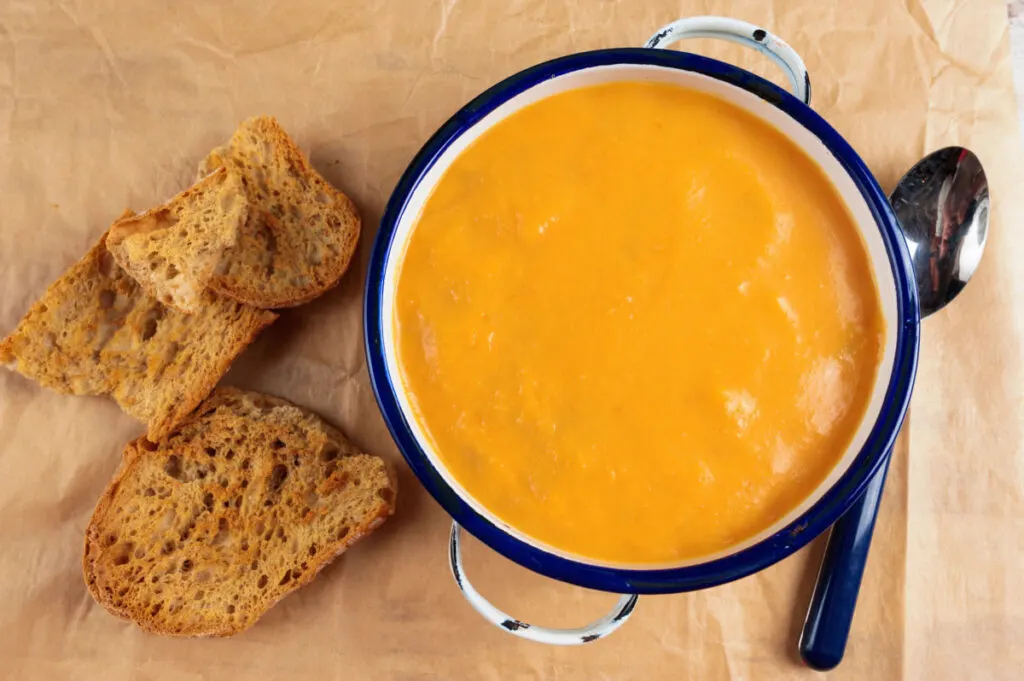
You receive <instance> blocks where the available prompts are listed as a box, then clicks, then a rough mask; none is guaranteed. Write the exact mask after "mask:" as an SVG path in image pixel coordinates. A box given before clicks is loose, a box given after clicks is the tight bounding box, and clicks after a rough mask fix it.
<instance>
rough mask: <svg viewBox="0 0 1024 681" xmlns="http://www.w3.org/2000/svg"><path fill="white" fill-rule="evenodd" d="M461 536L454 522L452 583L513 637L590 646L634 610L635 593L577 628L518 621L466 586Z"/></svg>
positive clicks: (451, 544) (541, 641)
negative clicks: (601, 615)
mask: <svg viewBox="0 0 1024 681" xmlns="http://www.w3.org/2000/svg"><path fill="white" fill-rule="evenodd" d="M461 536H462V528H461V527H459V524H458V523H454V522H453V523H452V534H451V541H450V542H449V545H448V562H449V564H450V565H451V568H452V576H453V577H455V583H456V584H457V585H458V587H459V591H461V592H462V595H463V597H465V599H466V600H467V601H469V604H470V605H472V606H473V609H474V610H476V611H477V612H478V613H480V614H481V615H483V617H484V619H485V620H487V621H488V622H490V623H491V624H493V625H494V626H496V627H500V628H501V629H502V630H503V631H505V632H507V633H510V634H512V635H514V636H518V637H520V638H525V639H528V640H530V641H536V642H537V643H550V644H553V645H560V646H573V645H579V644H581V643H590V642H591V641H596V640H597V639H599V638H604V637H605V636H607V635H608V634H610V633H612V632H613V631H615V630H616V629H618V628H619V627H621V626H622V624H623V623H624V622H625V621H626V619H627V618H629V616H630V614H631V613H632V612H633V608H635V607H636V601H637V596H636V594H630V595H625V596H623V597H622V598H620V599H619V602H618V603H616V604H615V609H614V610H612V611H611V612H610V613H608V614H607V615H605V616H604V617H602V618H601V619H599V620H597V621H596V622H591V623H590V624H588V625H587V626H585V627H582V628H580V629H550V628H548V627H538V626H536V625H533V624H527V623H526V622H523V621H521V620H517V619H516V618H514V617H512V616H510V615H507V614H505V613H504V612H502V611H501V610H498V609H497V608H496V607H494V606H493V605H491V603H490V602H489V601H488V600H487V599H485V598H484V597H483V596H481V595H480V593H479V592H478V591H477V590H476V589H474V588H473V585H472V584H470V583H469V579H467V577H466V573H465V571H464V570H463V569H462V545H461V542H460V540H461Z"/></svg>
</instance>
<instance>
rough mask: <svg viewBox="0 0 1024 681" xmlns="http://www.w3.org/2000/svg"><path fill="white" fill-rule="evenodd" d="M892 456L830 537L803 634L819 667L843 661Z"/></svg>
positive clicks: (804, 649) (807, 652) (805, 653)
mask: <svg viewBox="0 0 1024 681" xmlns="http://www.w3.org/2000/svg"><path fill="white" fill-rule="evenodd" d="M890 458H891V452H890V453H889V454H886V455H885V460H884V461H883V462H882V467H881V468H879V470H878V472H877V473H876V474H875V477H874V478H872V479H871V481H870V482H869V483H868V486H867V488H866V489H865V490H864V494H863V495H861V497H860V499H858V500H857V501H856V502H854V504H853V506H851V507H850V510H849V511H847V512H846V513H845V514H843V516H842V517H841V518H839V520H837V521H836V523H835V525H833V526H832V532H831V533H830V534H829V536H828V546H826V547H825V558H824V560H822V562H821V572H819V573H818V582H817V584H815V586H814V595H813V596H812V597H811V605H810V607H809V608H808V610H807V621H806V622H804V630H803V633H802V634H801V635H800V657H802V658H803V660H804V662H805V663H807V665H808V666H809V667H811V668H813V669H818V670H821V671H825V670H828V669H832V668H833V667H835V666H836V665H837V664H839V662H840V660H842V659H843V652H844V651H845V650H846V639H847V638H848V637H849V635H850V623H851V622H852V621H853V610H854V608H855V607H856V606H857V592H858V591H860V580H861V577H863V576H864V565H865V564H866V563H867V560H868V550H869V549H870V548H871V534H872V533H873V532H874V530H875V519H876V518H877V517H878V505H879V503H880V502H881V500H882V488H883V487H884V486H885V475H886V473H887V472H888V471H889V459H890Z"/></svg>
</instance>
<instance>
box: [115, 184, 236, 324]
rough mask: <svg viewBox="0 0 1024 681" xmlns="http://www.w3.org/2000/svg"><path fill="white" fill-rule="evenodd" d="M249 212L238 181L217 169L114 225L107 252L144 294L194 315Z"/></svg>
mask: <svg viewBox="0 0 1024 681" xmlns="http://www.w3.org/2000/svg"><path fill="white" fill-rule="evenodd" d="M248 213H249V206H248V204H247V203H246V198H245V192H244V190H243V189H242V183H241V181H240V180H239V178H238V176H237V175H235V174H233V173H229V172H228V171H227V168H223V167H221V168H216V169H214V170H213V172H211V173H210V174H209V175H206V176H205V177H203V178H200V180H199V181H198V182H196V183H195V184H194V185H192V186H191V187H189V188H188V189H186V190H185V191H183V192H181V193H180V194H178V195H177V196H175V197H174V198H173V199H171V200H170V201H168V202H167V203H165V204H163V205H162V206H158V207H156V208H153V209H151V210H148V211H146V212H145V213H142V214H141V215H133V216H131V217H128V218H125V219H124V220H118V221H117V222H115V223H114V225H113V226H112V227H111V228H110V233H109V234H108V235H107V248H108V249H109V250H110V254H111V255H113V256H114V260H116V261H117V264H118V265H120V266H121V267H122V268H123V269H124V270H125V271H126V272H128V274H130V275H132V277H133V278H134V279H135V281H137V282H139V284H141V285H142V288H143V289H145V291H146V293H148V294H149V295H151V296H153V297H154V298H156V299H157V300H159V301H160V302H162V303H163V304H165V305H170V306H172V307H175V308H177V309H179V310H182V311H183V312H189V313H195V312H197V311H198V310H199V306H200V305H201V304H202V299H203V291H204V290H206V287H207V284H208V283H209V281H210V278H211V277H212V276H213V271H214V270H215V269H216V268H217V264H218V263H219V262H220V259H221V255H222V254H223V252H224V249H225V248H227V247H229V246H231V245H232V244H234V243H235V241H236V240H237V239H238V230H239V229H240V228H241V226H242V224H243V223H244V222H245V218H246V216H247V215H248Z"/></svg>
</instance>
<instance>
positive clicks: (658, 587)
mask: <svg viewBox="0 0 1024 681" xmlns="http://www.w3.org/2000/svg"><path fill="white" fill-rule="evenodd" d="M686 37H719V38H724V39H727V40H731V41H734V42H740V43H743V44H747V45H749V46H752V47H754V48H756V49H758V50H760V51H762V52H764V53H765V54H766V55H768V56H769V57H771V58H772V59H773V60H774V61H776V62H777V63H778V64H779V65H780V66H781V67H782V68H783V70H784V71H785V72H786V73H787V75H788V76H789V79H790V81H791V83H792V85H793V89H794V92H795V93H796V94H795V95H793V94H790V93H788V92H786V91H785V90H782V89H781V88H779V87H777V86H775V85H773V84H771V83H770V82H768V81H766V80H763V79H762V78H759V77H757V76H755V75H753V74H751V73H749V72H747V71H745V70H743V69H740V68H737V67H734V66H730V65H729V64H725V63H722V62H719V61H716V60H713V59H707V58H705V57H701V56H698V55H694V54H689V53H686V52H678V51H669V50H663V49H658V48H659V47H663V46H665V45H667V44H668V43H670V42H673V41H675V40H678V39H680V38H686ZM612 81H655V82H661V83H671V84H675V85H678V86H680V87H685V88H692V89H696V90H700V91H704V92H708V93H711V94H713V95H715V96H718V97H720V98H722V99H725V100H727V101H729V102H731V103H732V104H734V105H735V106H738V107H740V108H742V109H744V110H746V111H748V112H750V113H751V114H753V115H755V116H757V117H758V118H760V119H761V120H763V121H765V122H766V123H768V124H769V125H771V126H772V127H774V128H775V129H776V130H778V131H780V132H781V133H782V134H784V135H786V136H787V137H788V138H789V139H790V140H792V142H793V143H795V144H796V145H798V146H799V147H800V148H801V149H803V151H804V152H805V153H806V154H807V155H808V156H810V157H811V158H812V159H814V160H815V161H816V162H817V163H818V165H819V166H820V167H821V168H822V170H823V171H824V172H825V173H826V174H827V176H828V177H829V179H830V180H831V181H832V183H833V185H834V186H835V188H836V190H837V191H838V192H839V194H840V195H841V196H842V198H843V200H844V201H845V203H846V206H847V208H848V209H849V211H850V214H851V215H852V216H853V218H854V220H855V222H856V224H857V227H858V229H859V230H860V232H861V234H862V236H863V239H864V242H865V244H866V246H867V250H868V253H869V256H870V260H871V263H872V267H873V269H874V274H875V278H876V282H877V285H878V289H879V293H880V297H881V303H882V309H883V312H884V315H885V319H886V322H887V334H886V343H885V346H884V351H883V356H882V359H881V362H880V365H879V369H878V376H877V378H876V383H875V386H874V391H873V393H872V396H871V401H870V404H869V407H868V409H867V413H866V415H865V417H864V419H863V421H862V423H861V425H860V428H859V429H858V431H857V433H856V435H855V437H854V439H853V442H852V443H851V445H850V447H849V449H848V450H847V451H846V452H845V453H844V454H843V456H842V457H841V459H840V461H839V463H838V464H837V465H836V467H835V468H834V470H833V471H832V473H831V474H830V475H829V476H828V477H827V479H826V480H824V481H823V482H822V484H821V485H820V486H819V487H818V488H817V489H816V490H815V492H814V493H812V494H811V495H810V496H809V497H808V498H807V499H806V500H805V501H804V503H802V504H801V505H800V506H799V507H797V508H795V509H793V511H792V512H791V513H789V514H788V515H787V516H786V517H785V518H783V519H782V520H781V521H779V522H778V523H776V524H775V525H773V526H772V527H771V528H769V529H768V530H766V531H765V532H762V533H761V534H759V535H757V536H755V537H753V538H751V539H750V540H748V541H746V542H743V543H742V544H739V545H736V546H735V547H732V548H730V549H729V550H728V551H725V552H722V553H720V554H716V555H712V556H708V557H705V558H702V559H700V560H697V561H689V562H683V563H677V564H671V565H664V566H661V565H659V566H653V567H652V566H649V565H644V566H631V565H618V564H616V565H612V564H606V563H601V562H596V561H590V560H587V559H584V558H581V557H579V556H574V555H569V554H566V553H564V552H561V551H559V550H558V549H556V548H554V547H551V546H546V545H544V544H542V543H540V542H538V541H537V540H535V539H533V538H531V537H529V536H526V535H525V534H523V533H521V532H519V531H518V530H517V529H516V528H514V527H511V526H509V525H507V524H505V523H504V522H502V521H501V520H500V519H498V518H497V517H496V516H495V515H494V514H492V513H491V512H490V511H488V509H487V508H485V507H484V506H483V505H482V504H480V503H479V502H478V501H477V500H476V499H474V498H473V496H472V495H471V494H470V493H468V492H467V490H465V489H464V488H463V487H462V486H461V485H460V484H459V483H458V481H456V480H455V479H454V477H453V476H452V475H451V474H450V473H449V472H448V471H447V469H446V468H445V466H444V465H443V463H442V462H441V460H440V458H439V457H438V456H437V454H436V452H434V451H432V449H431V445H430V443H429V440H428V438H427V437H426V436H425V433H424V432H423V431H422V428H421V427H420V426H419V424H418V423H417V421H416V419H415V418H414V417H413V415H412V414H413V411H412V408H411V404H410V402H409V397H408V393H407V391H406V389H405V387H404V385H403V382H402V378H401V374H400V372H399V370H398V360H397V354H396V342H395V339H396V336H395V332H396V330H395V324H394V305H395V284H396V280H397V275H398V269H399V265H400V263H401V260H402V257H403V254H404V250H405V246H406V244H407V242H408V239H409V237H410V235H411V234H412V230H413V227H414V225H415V222H416V220H417V218H418V216H419V213H420V210H421V209H422V207H423V204H424V202H425V200H426V199H427V197H428V196H429V195H430V193H431V191H432V190H433V188H434V186H435V185H436V184H437V182H438V180H439V179H440V178H441V177H442V175H443V174H444V172H445V170H446V169H447V168H448V166H449V165H450V164H451V162H452V161H453V160H454V159H455V158H456V157H457V156H458V155H459V154H460V153H461V152H462V151H463V150H464V149H465V148H466V147H467V146H468V145H470V144H471V143H472V142H473V141H474V140H475V139H477V138H478V137H479V136H480V135H481V134H482V133H483V132H485V131H486V130H488V129H489V128H491V127H492V126H494V125H495V124H497V123H498V122H500V121H502V120H503V119H504V118H506V117H508V116H509V115H511V114H513V113H515V112H516V111H518V110H520V109H522V108H523V107H525V106H528V105H530V104H532V103H534V102H536V101H538V100H541V99H544V98H546V97H550V96H552V95H555V94H557V93H560V92H564V91H566V90H571V89H575V88H580V87H586V86H589V85H595V84H598V83H606V82H612ZM809 99H810V80H809V78H808V77H807V73H806V69H804V67H803V62H802V61H801V60H800V58H799V57H798V56H797V55H796V53H795V52H793V50H792V49H791V48H790V47H789V46H788V45H786V44H785V43H784V42H783V41H781V40H779V39H778V38H776V37H775V36H773V35H771V34H769V33H767V32H766V31H764V30H763V29H761V28H758V27H756V26H753V25H751V24H747V23H745V22H739V21H736V20H731V19H722V18H717V17H698V18H694V19H686V20H681V21H679V22H676V23H674V24H670V25H669V26H667V27H665V28H664V29H662V30H660V31H658V32H657V33H656V34H655V36H654V37H653V38H651V40H650V41H648V43H647V46H645V47H642V48H622V49H606V50H597V51H593V52H583V53H579V54H572V55H569V56H566V57H561V58H558V59H553V60H551V61H548V62H545V63H543V64H539V65H537V66H534V67H532V68H528V69H526V70H524V71H521V72H519V73H517V74H515V75H513V76H510V77H509V78H506V79H505V80H503V81H501V82H500V83H498V84H497V85H495V86H494V87H492V88H490V89H489V90H487V91H486V92H484V93H483V94H481V95H480V96H479V97H477V98H476V99H474V100H473V101H471V102H469V103H468V104H467V105H466V106H464V107H463V108H462V109H460V110H459V111H458V112H457V113H456V114H455V115H454V116H452V117H451V119H449V120H448V122H446V123H445V124H444V125H443V126H442V127H441V128H440V129H439V130H438V131H437V132H436V133H435V134H434V136H433V137H431V138H430V140H429V141H428V142H427V143H426V144H425V145H424V147H423V148H422V149H421V150H420V152H419V153H418V154H417V155H416V157H415V158H414V159H413V161H412V163H410V165H409V167H408V169H407V170H406V171H405V173H404V174H403V176H402V178H401V180H400V181H399V183H398V185H397V187H396V188H395V190H394V193H393V194H392V195H391V199H390V201H389V202H388V205H387V209H386V211H385V214H384V217H383V220H382V221H381V225H380V230H379V231H378V233H377V237H376V242H375V244H374V247H373V252H372V256H371V260H370V265H369V273H368V276H367V284H366V299H365V310H364V314H365V320H364V321H365V341H366V355H367V360H368V366H369V372H370V379H371V382H372V385H373V390H374V392H375V394H376V397H377V401H378V403H379V405H380V409H381V412H382V413H383V415H384V419H385V421H386V422H387V425H388V428H389V429H390V430H391V434H392V436H393V437H394V439H395V442H396V443H397V445H398V447H399V449H400V450H401V452H402V454H403V456H404V457H405V459H406V461H407V462H408V464H409V466H410V468H411V469H412V471H413V472H414V473H415V475H416V476H417V477H418V478H419V480H420V482H421V483H422V484H423V486H424V487H425V488H426V489H427V491H429V492H430V494H431V495H433V497H434V498H435V499H436V500H437V502H438V503H440V504H441V506H443V507H444V509H445V510H446V511H447V512H448V513H449V514H450V515H451V516H452V518H453V519H454V521H455V524H454V525H453V531H452V536H451V545H450V552H451V562H452V570H453V573H454V575H455V578H456V581H457V583H458V584H459V587H460V588H461V589H462V591H463V593H464V594H465V595H466V597H467V598H468V599H469V601H470V603H471V604H473V606H474V607H475V608H476V609H477V610H478V611H479V612H481V613H482V614H483V615H484V616H485V617H487V618H488V619H489V620H491V621H492V622H494V623H495V624H497V625H499V626H502V627H503V628H505V629H506V630H508V631H510V632H512V633H515V634H517V635H519V636H523V637H526V638H532V639H534V640H539V641H544V642H548V643H580V642H587V641H590V640H595V639H596V638H599V637H600V636H602V635H604V634H606V633H608V632H610V631H611V630H613V629H615V628H616V627H617V626H619V625H621V623H622V622H623V621H624V620H625V618H626V617H627V616H628V614H629V613H630V612H631V611H632V608H633V606H634V604H635V602H636V594H660V593H672V592H679V591H689V590H693V589H702V588H706V587H710V586H715V585H717V584H722V583H724V582H728V581H731V580H734V579H738V578H740V577H744V576H746V575H749V574H751V573H753V572H756V571H758V570H762V569H764V568H766V567H768V566H769V565H772V564H773V563H775V562H777V561H779V560H781V559H783V558H785V557H787V556H789V555H790V554H792V553H794V552H795V551H797V550H798V549H800V548H801V547H802V546H804V545H805V544H806V543H807V542H809V541H810V540H811V539H813V538H814V537H816V536H817V535H818V534H820V533H821V532H822V531H824V530H825V529H826V528H828V527H829V525H831V524H832V523H833V522H835V520H836V519H838V518H839V516H840V515H842V513H843V512H844V511H846V510H847V509H848V508H849V507H850V506H851V504H852V503H853V502H854V501H855V500H856V499H857V497H858V496H859V495H860V494H861V492H862V491H863V490H864V487H865V486H866V484H867V483H868V481H869V480H870V479H871V477H872V476H873V475H874V474H875V472H876V471H877V470H878V469H879V468H880V466H881V465H882V463H883V461H884V460H885V457H886V455H887V454H888V452H889V451H890V449H891V448H892V445H893V442H894V441H895V438H896V436H897V433H898V431H899V428H900V426H901V424H902V421H903V417H904V414H905V412H906V409H907V405H908V402H909V400H910V393H911V389H912V387H913V383H914V374H915V370H916V365H917V353H918V346H919V321H920V313H919V309H918V301H917V292H916V288H915V284H914V281H915V280H914V276H913V270H912V268H911V261H910V258H909V254H908V252H907V247H906V244H905V243H904V240H903V237H902V235H901V233H900V230H899V226H898V224H897V222H896V218H895V217H894V216H893V213H892V211H891V210H890V208H889V204H888V202H887V200H886V197H885V195H884V194H883V193H882V191H881V189H880V188H879V186H878V182H877V181H876V180H875V178H874V177H873V176H872V174H871V172H870V171H869V170H868V169H867V167H866V166H865V165H864V162H863V161H862V160H861V159H860V157H859V156H858V155H857V153H856V152H855V151H854V150H853V149H852V148H851V147H850V145H849V144H848V143H847V142H846V141H845V140H844V139H843V137H842V136H841V135H840V134H839V133H838V132H836V131H835V129H833V128H832V126H830V125H829V124H828V123H827V122H826V121H825V120H824V119H823V118H821V116H819V115H818V114H816V113H815V112H814V111H813V110H812V109H811V108H810V106H809V105H808V102H809ZM610 503H611V502H610ZM459 526H461V527H463V528H465V529H466V530H468V531H469V532H470V533H472V534H473V535H475V536H476V537H477V538H479V539H480V540H481V541H483V542H484V543H485V544H487V545H488V546H489V547H491V548H492V549H494V550H495V551H497V552H498V553H500V554H502V555H504V556H505V557H507V558H508V559H510V560H513V561H515V562H517V563H519V564H520V565H523V566H524V567H526V568H529V569H531V570H533V571H536V572H538V573H540V574H543V575H546V576H548V577H552V578H554V579H559V580H562V581H565V582H569V583H572V584H576V585H579V586H583V587H589V588H592V589H601V590H605V591H611V592H616V593H620V594H626V596H624V597H623V599H621V600H620V602H619V604H618V606H617V607H616V610H615V611H614V612H613V613H611V614H610V615H608V616H607V617H605V618H603V619H602V620H599V621H598V622H595V623H593V624H591V625H589V626H588V627H584V628H581V629H573V630H551V629H545V628H542V627H536V626H531V625H529V624H526V623H524V622H521V621H519V620H517V619H515V618H513V617H511V616H509V615H506V614H505V613H503V612H501V611H499V610H497V609H496V608H494V607H493V606H491V605H490V604H489V603H487V602H486V600H484V599H483V598H482V597H481V596H480V595H479V594H478V593H477V592H476V591H475V590H474V589H473V588H472V586H471V585H470V584H469V582H468V581H467V579H466V577H465V574H464V573H463V571H462V564H461V557H460V555H459Z"/></svg>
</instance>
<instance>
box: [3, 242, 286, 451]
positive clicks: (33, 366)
mask: <svg viewBox="0 0 1024 681" xmlns="http://www.w3.org/2000/svg"><path fill="white" fill-rule="evenodd" d="M274 319H276V315H275V314H273V313H271V312H267V311H265V310H257V309H255V308H252V307H249V306H246V305H242V304H241V303H238V302H236V301H234V300H230V299H227V298H223V297H220V296H215V295H213V294H211V293H209V292H207V293H205V294H203V304H202V305H201V306H200V310H199V312H197V313H196V314H194V315H189V314H185V313H184V312H180V311H178V310H175V309H174V308H169V307H166V306H164V305H162V304H160V302H159V301H157V300H156V299H155V298H152V297H150V296H148V295H147V294H146V293H145V292H144V291H143V290H142V289H141V288H140V287H139V285H138V284H137V283H136V282H135V280H134V279H132V278H131V277H130V276H128V274H127V273H125V272H124V270H122V269H121V268H120V267H118V266H117V263H115V262H114V258H113V257H112V256H111V255H110V253H109V252H108V251H107V248H106V235H104V236H103V237H101V238H100V240H99V242H98V243H97V244H96V245H95V246H93V247H92V249H91V250H90V251H89V252H88V253H87V254H86V255H85V257H83V258H82V259H81V260H79V261H78V262H77V263H75V264H74V265H72V266H71V268H70V269H69V270H68V271H67V272H65V273H64V275H63V276H61V278H60V279H58V280H57V281H56V282H54V283H53V284H52V285H51V286H50V288H48V289H47V290H46V292H45V293H44V294H43V296H42V298H40V299H39V300H38V301H37V302H36V303H35V304H34V305H33V306H32V307H31V308H30V309H29V311H28V314H26V315H25V317H24V318H23V319H22V320H21V322H20V323H19V324H18V327H17V328H16V329H15V330H14V332H12V333H11V335H9V336H8V337H7V338H4V339H3V340H2V341H0V364H8V365H10V366H11V368H13V369H14V370H15V371H18V372H19V373H21V374H24V375H25V376H27V377H29V378H31V379H34V380H35V381H37V382H39V383H40V384H42V385H44V386H46V387H48V388H52V389H54V390H57V391H59V392H62V393H70V394H73V395H104V394H109V395H112V396H113V397H114V399H115V400H116V401H117V403H118V404H119V405H121V408H122V409H124V410H125V411H126V412H127V413H129V414H131V415H132V416H134V417H135V418H137V419H139V420H140V421H144V422H145V423H147V424H148V426H149V434H150V436H151V437H153V438H160V437H162V436H164V435H166V434H167V433H168V432H170V430H171V428H173V427H174V425H175V424H177V423H178V422H179V421H181V419H182V418H184V417H185V415H187V414H188V413H189V412H190V411H192V410H193V409H194V408H195V407H196V405H198V404H199V403H200V402H202V401H203V399H204V398H205V397H206V396H207V395H209V394H210V391H211V390H213V388H214V386H215V385H216V384H217V381H218V380H220V377H221V376H223V375H224V373H225V372H226V371H227V370H228V367H229V366H230V364H231V362H232V360H233V359H234V358H235V357H236V356H237V355H238V354H239V353H240V352H241V351H242V350H243V349H244V348H245V347H246V346H247V345H248V344H249V343H250V342H251V341H252V339H253V338H254V337H255V336H256V334H257V333H259V331H260V329H262V328H263V327H264V326H266V325H267V324H270V323H271V322H272V321H274Z"/></svg>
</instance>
